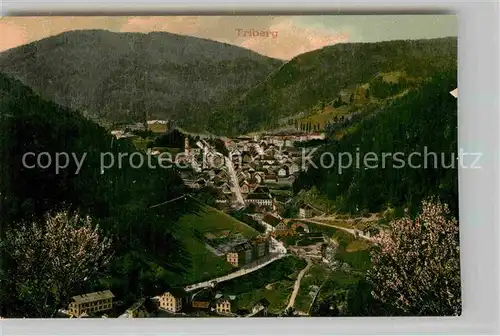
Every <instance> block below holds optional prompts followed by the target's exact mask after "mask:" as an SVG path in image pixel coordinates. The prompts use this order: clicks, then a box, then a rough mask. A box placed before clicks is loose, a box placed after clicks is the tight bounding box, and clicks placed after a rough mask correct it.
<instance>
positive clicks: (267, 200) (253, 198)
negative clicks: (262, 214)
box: [245, 192, 273, 207]
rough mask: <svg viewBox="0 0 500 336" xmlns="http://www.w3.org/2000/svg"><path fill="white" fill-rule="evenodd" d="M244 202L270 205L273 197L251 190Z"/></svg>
mask: <svg viewBox="0 0 500 336" xmlns="http://www.w3.org/2000/svg"><path fill="white" fill-rule="evenodd" d="M245 204H246V205H249V204H256V205H259V206H265V207H270V206H271V205H272V204H273V199H272V197H271V196H270V195H269V194H266V193H256V192H253V193H251V194H249V195H248V196H247V198H246V199H245Z"/></svg>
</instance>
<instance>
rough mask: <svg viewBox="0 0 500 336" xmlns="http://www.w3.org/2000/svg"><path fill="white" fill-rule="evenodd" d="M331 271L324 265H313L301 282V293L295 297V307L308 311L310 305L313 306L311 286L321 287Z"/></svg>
mask: <svg viewBox="0 0 500 336" xmlns="http://www.w3.org/2000/svg"><path fill="white" fill-rule="evenodd" d="M330 273H331V271H329V270H328V269H327V268H326V267H325V266H324V265H321V264H318V265H313V266H312V267H311V268H310V269H309V271H308V272H307V273H306V274H305V275H304V277H303V278H302V281H301V283H300V289H299V293H298V294H297V297H296V298H295V309H296V310H298V311H302V312H304V313H307V312H308V311H309V307H310V306H311V303H312V300H313V297H311V296H310V295H309V292H310V291H311V289H310V287H311V286H313V285H314V286H318V287H321V285H323V283H324V282H325V281H326V280H327V279H328V277H329V274H330Z"/></svg>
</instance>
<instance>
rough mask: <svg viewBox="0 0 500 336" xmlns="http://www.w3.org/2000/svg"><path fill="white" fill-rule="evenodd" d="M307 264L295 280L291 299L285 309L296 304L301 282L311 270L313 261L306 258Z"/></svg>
mask: <svg viewBox="0 0 500 336" xmlns="http://www.w3.org/2000/svg"><path fill="white" fill-rule="evenodd" d="M306 261H307V265H306V267H304V268H303V269H302V271H300V273H299V275H298V276H297V280H295V284H294V285H293V292H292V295H291V296H290V301H288V305H287V306H286V308H285V310H287V309H289V308H290V307H293V306H294V305H295V298H296V297H297V294H298V293H299V289H300V282H301V281H302V277H303V276H304V274H306V272H307V271H308V270H309V268H310V267H311V265H312V263H311V260H310V259H306Z"/></svg>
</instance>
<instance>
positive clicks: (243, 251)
mask: <svg viewBox="0 0 500 336" xmlns="http://www.w3.org/2000/svg"><path fill="white" fill-rule="evenodd" d="M269 245H270V239H269V238H268V237H263V236H260V237H255V238H253V239H251V240H249V241H247V242H242V243H239V244H237V245H235V246H233V247H232V248H231V250H230V251H229V252H228V253H227V255H226V260H227V262H228V263H230V264H231V265H233V266H234V267H241V266H244V265H247V264H249V263H251V262H253V261H257V260H259V259H261V258H264V257H266V256H268V255H269Z"/></svg>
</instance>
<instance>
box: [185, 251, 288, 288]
mask: <svg viewBox="0 0 500 336" xmlns="http://www.w3.org/2000/svg"><path fill="white" fill-rule="evenodd" d="M288 255H289V254H284V253H280V254H278V255H275V256H273V257H272V258H271V259H267V260H265V261H264V262H259V263H257V264H256V265H254V266H251V267H248V268H242V269H240V270H237V271H235V272H233V273H229V274H226V275H223V276H221V277H218V278H214V279H210V280H207V281H203V282H199V283H197V284H193V285H188V286H186V287H184V289H185V290H186V291H192V290H195V289H200V288H203V287H209V286H212V284H213V283H214V282H215V283H219V282H224V281H228V280H231V279H234V278H238V277H240V276H242V275H246V274H249V273H252V272H254V271H256V270H258V269H261V268H262V267H265V266H267V265H269V264H271V263H273V262H275V261H276V260H279V259H281V258H284V257H286V256H288Z"/></svg>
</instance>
